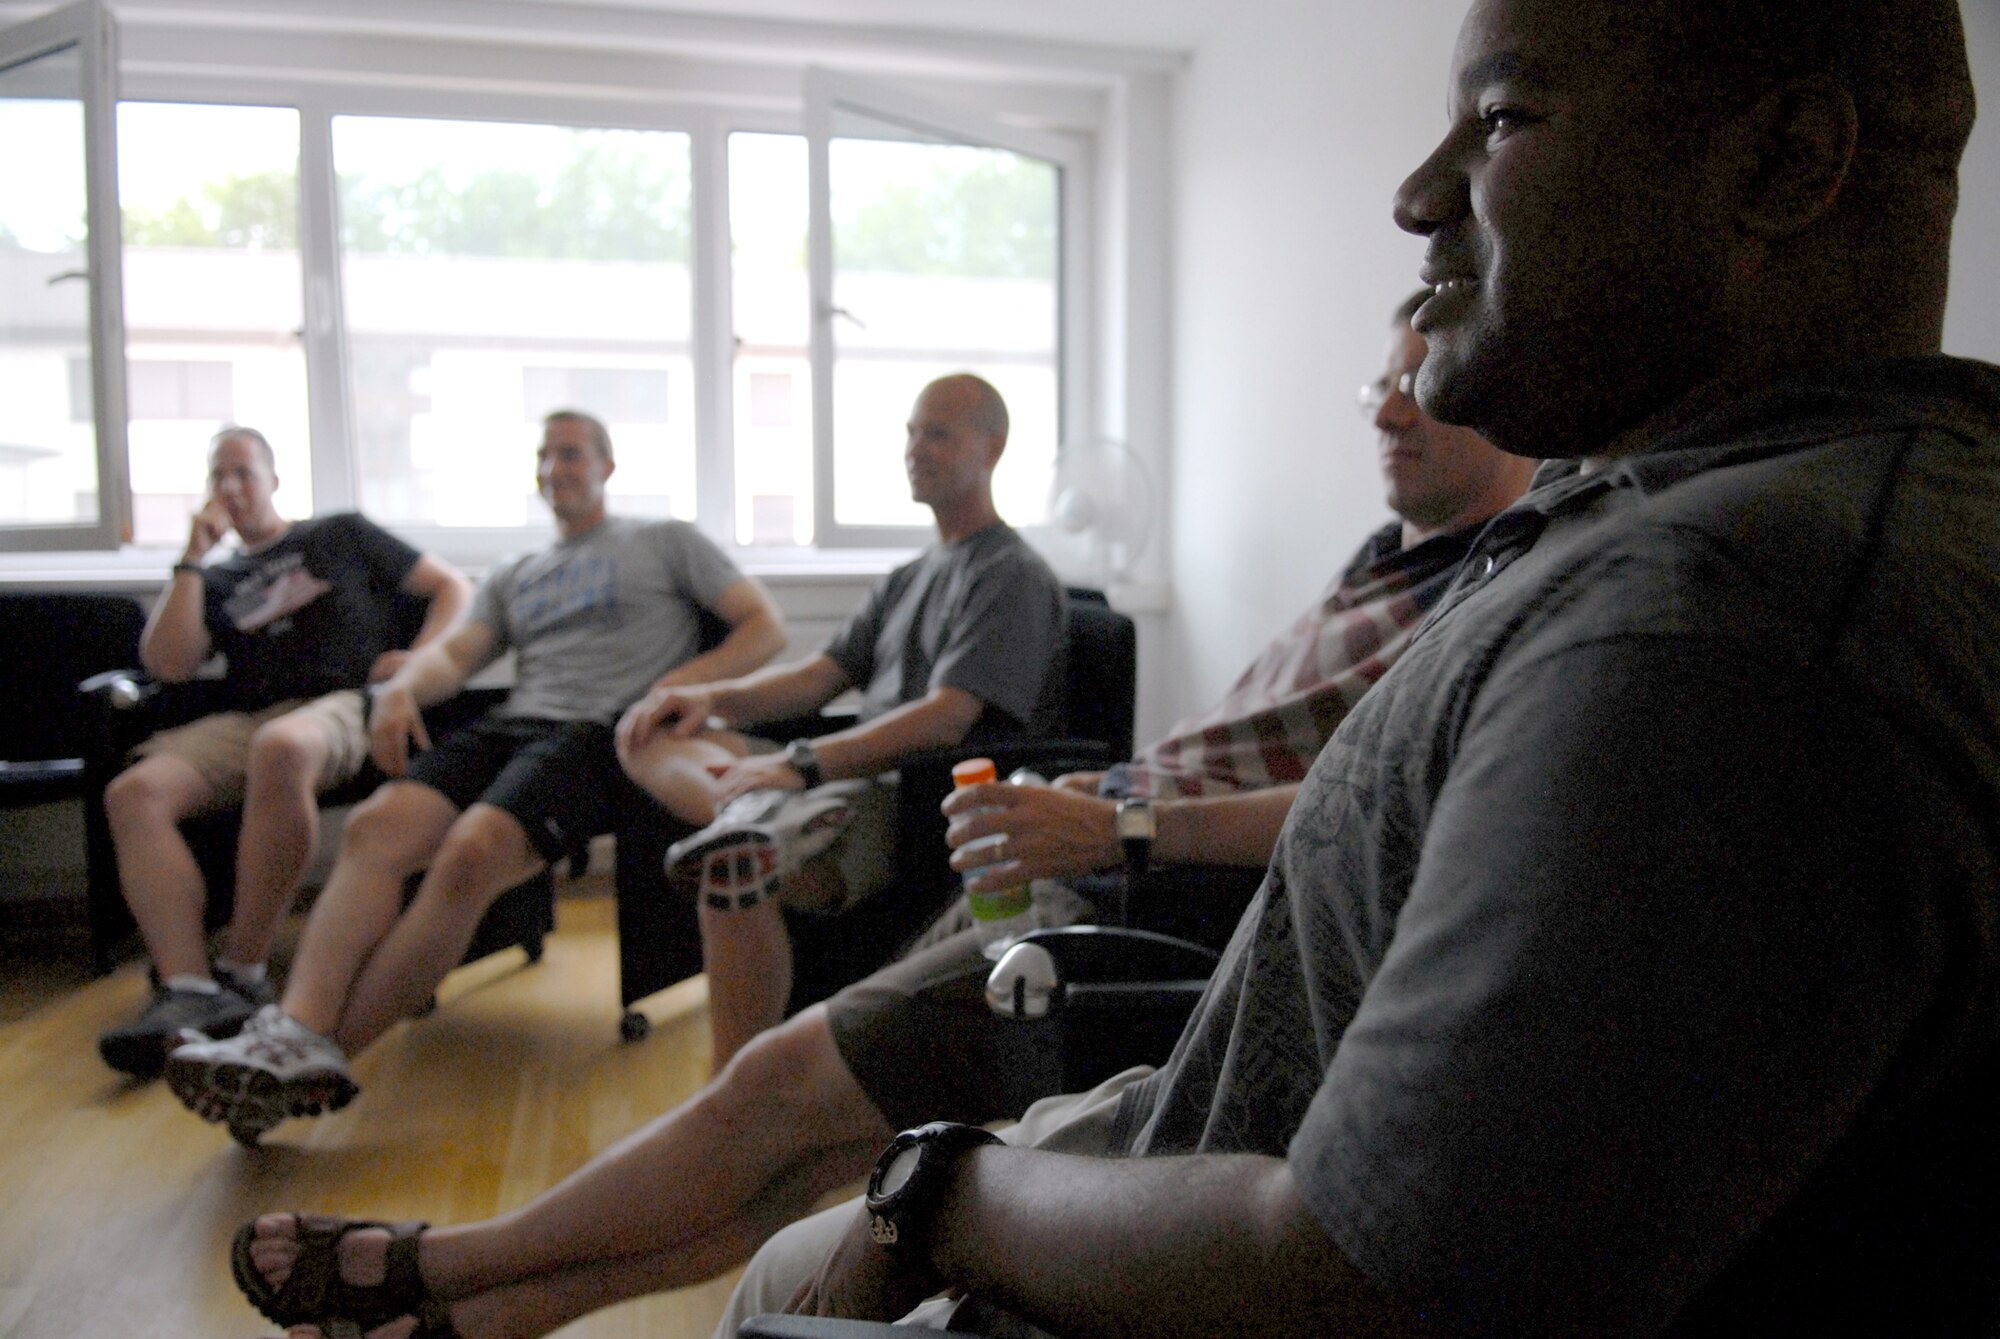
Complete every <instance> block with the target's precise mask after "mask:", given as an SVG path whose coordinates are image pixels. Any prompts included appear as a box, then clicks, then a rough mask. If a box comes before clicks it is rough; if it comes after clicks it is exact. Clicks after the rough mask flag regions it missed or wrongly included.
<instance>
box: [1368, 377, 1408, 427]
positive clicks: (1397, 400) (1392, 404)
mask: <svg viewBox="0 0 2000 1339" xmlns="http://www.w3.org/2000/svg"><path fill="white" fill-rule="evenodd" d="M1416 421H1417V402H1416V401H1415V400H1413V399H1411V398H1410V397H1409V395H1407V394H1406V393H1405V392H1404V391H1403V390H1402V389H1401V388H1400V387H1398V388H1397V389H1395V390H1392V391H1390V392H1389V398H1388V399H1386V400H1384V401H1382V403H1381V404H1380V405H1378V406H1376V409H1375V428H1376V430H1377V431H1378V432H1400V431H1402V430H1404V429H1406V428H1409V427H1411V426H1412V425H1413V424H1415V423H1416Z"/></svg>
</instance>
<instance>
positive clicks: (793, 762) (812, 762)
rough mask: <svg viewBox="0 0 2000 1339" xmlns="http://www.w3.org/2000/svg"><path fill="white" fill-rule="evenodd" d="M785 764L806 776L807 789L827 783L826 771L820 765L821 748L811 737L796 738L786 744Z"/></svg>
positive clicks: (803, 776)
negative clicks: (816, 745) (816, 746)
mask: <svg viewBox="0 0 2000 1339" xmlns="http://www.w3.org/2000/svg"><path fill="white" fill-rule="evenodd" d="M785 765H786V766H787V767H790V768H791V769H792V770H793V771H794V772H797V773H798V774H799V775H800V776H801V777H802V778H804V780H805V783H806V789H807V790H811V789H812V788H813V787H815V786H823V785H825V784H826V772H825V770H824V769H823V768H821V766H820V765H819V750H818V749H816V748H814V747H813V742H812V741H811V740H810V739H794V740H793V741H792V742H791V743H789V744H787V745H785Z"/></svg>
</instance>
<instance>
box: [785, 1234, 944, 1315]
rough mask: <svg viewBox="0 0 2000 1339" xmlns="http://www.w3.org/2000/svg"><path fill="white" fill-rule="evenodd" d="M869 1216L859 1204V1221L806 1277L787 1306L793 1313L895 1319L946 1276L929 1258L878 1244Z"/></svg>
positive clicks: (938, 1287)
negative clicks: (870, 1231)
mask: <svg viewBox="0 0 2000 1339" xmlns="http://www.w3.org/2000/svg"><path fill="white" fill-rule="evenodd" d="M869 1221H870V1215H869V1213H868V1211H867V1210H866V1209H863V1208H859V1207H858V1206H857V1208H856V1210H855V1215H854V1222H853V1224H852V1225H850V1226H849V1228H848V1229H847V1233H846V1235H845V1236H843V1237H842V1238H841V1239H840V1240H839V1241H837V1242H835V1243H834V1246H833V1249H832V1250H830V1251H828V1252H827V1254H826V1259H824V1260H822V1261H821V1262H820V1266H819V1270H818V1272H816V1273H815V1274H814V1275H813V1276H812V1277H811V1278H810V1279H808V1280H806V1282H805V1283H804V1285H803V1286H801V1287H800V1288H799V1290H798V1292H797V1293H795V1294H794V1295H793V1297H792V1300H791V1301H790V1302H789V1303H787V1304H786V1306H785V1310H787V1311H789V1312H791V1313H792V1314H793V1315H802V1316H837V1317H841V1318H843V1319H847V1320H885V1321H886V1320H895V1319H897V1318H899V1317H901V1316H904V1315H906V1314H908V1313H909V1311H910V1309H911V1308H913V1307H915V1306H916V1305H917V1304H918V1303H919V1302H921V1301H923V1300H924V1299H925V1298H927V1297H935V1296H936V1295H937V1294H938V1293H941V1292H943V1291H944V1289H945V1281H944V1279H943V1278H941V1277H939V1276H938V1274H937V1273H936V1271H934V1270H932V1269H931V1267H930V1265H929V1263H928V1262H927V1261H924V1260H921V1259H917V1258H914V1257H913V1255H912V1254H902V1255H899V1254H896V1253H894V1252H891V1251H888V1250H885V1249H884V1248H883V1247H881V1246H878V1245H876V1244H875V1239H874V1237H873V1236H872V1235H870V1233H869Z"/></svg>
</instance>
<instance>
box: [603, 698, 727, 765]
mask: <svg viewBox="0 0 2000 1339" xmlns="http://www.w3.org/2000/svg"><path fill="white" fill-rule="evenodd" d="M714 714H715V694H714V693H712V692H710V691H708V690H707V689H705V688H694V687H690V688H679V687H668V686H666V685H664V684H654V685H653V687H652V688H651V689H650V690H649V691H648V692H647V693H646V695H645V696H644V697H642V698H640V699H639V700H638V701H637V702H634V703H633V704H632V705H631V706H629V707H627V708H626V709H625V714H624V715H623V716H621V717H619V718H618V729H617V731H616V733H615V739H616V741H617V745H618V756H619V757H621V758H623V757H626V756H628V755H630V754H631V753H633V752H634V751H636V750H638V749H642V748H644V747H646V745H647V744H648V743H650V742H651V741H652V738H653V736H654V734H655V733H657V732H658V731H660V730H662V729H664V730H666V731H668V732H669V733H670V734H673V735H675V736H678V737H679V738H682V739H686V738H689V737H690V736H693V735H698V734H700V733H701V732H702V731H703V730H706V729H707V728H708V721H709V717H711V716H713V715H714Z"/></svg>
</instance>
